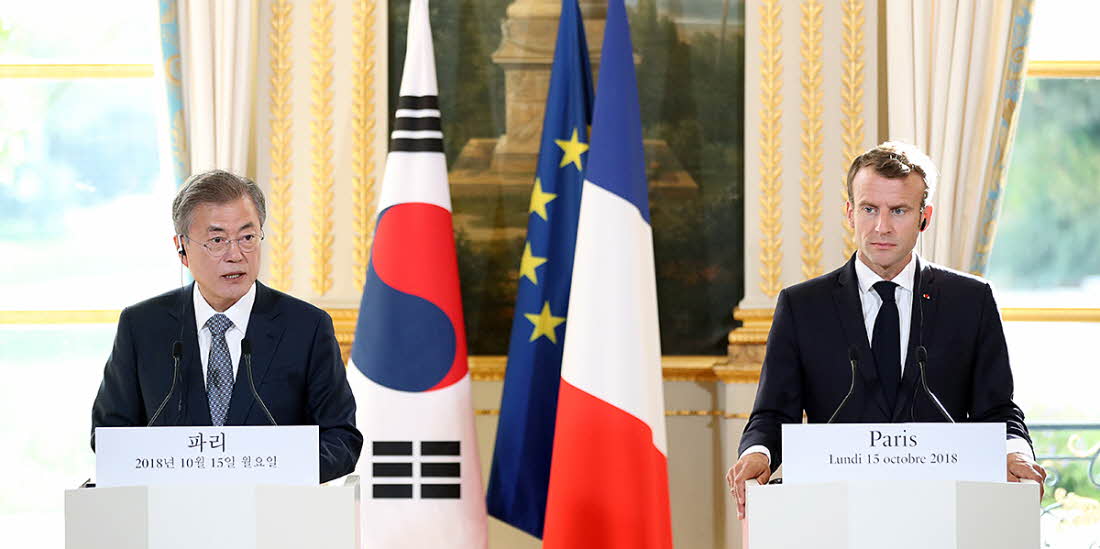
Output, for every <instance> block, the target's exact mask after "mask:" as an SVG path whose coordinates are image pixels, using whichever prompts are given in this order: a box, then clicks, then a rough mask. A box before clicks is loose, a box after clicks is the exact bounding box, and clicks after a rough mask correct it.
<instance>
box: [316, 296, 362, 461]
mask: <svg viewBox="0 0 1100 549" xmlns="http://www.w3.org/2000/svg"><path fill="white" fill-rule="evenodd" d="M308 379H309V381H308V383H307V387H306V391H307V395H306V399H307V402H308V407H309V412H308V413H309V415H310V419H311V420H312V422H313V423H316V424H317V426H318V428H319V431H320V458H321V459H320V462H321V482H328V481H330V480H332V479H334V478H337V477H342V476H344V475H346V474H348V473H351V472H352V471H354V470H355V464H356V462H358V461H359V452H360V451H361V450H362V449H363V435H362V434H360V433H359V430H358V429H356V428H355V397H354V396H353V395H352V393H351V386H350V385H348V378H347V372H346V370H345V368H344V362H343V361H342V360H341V359H340V346H339V344H337V342H336V334H335V331H334V330H333V327H332V318H331V317H329V316H328V315H327V314H326V315H324V318H322V319H321V320H320V321H319V322H318V323H317V331H316V333H315V334H314V337H313V349H312V352H311V353H310V357H309V372H308Z"/></svg>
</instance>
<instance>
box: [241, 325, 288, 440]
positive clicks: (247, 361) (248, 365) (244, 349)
mask: <svg viewBox="0 0 1100 549" xmlns="http://www.w3.org/2000/svg"><path fill="white" fill-rule="evenodd" d="M241 359H243V360H244V368H245V370H247V371H248V388H249V389H252V396H253V398H255V399H256V402H258V403H260V408H262V409H263V411H264V415H266V416H267V420H268V421H270V422H271V424H272V425H276V426H277V425H279V424H278V423H275V418H274V417H272V416H271V411H270V410H268V409H267V404H264V399H262V398H260V393H259V392H257V391H256V382H255V381H253V380H252V344H251V343H249V342H248V339H242V340H241Z"/></svg>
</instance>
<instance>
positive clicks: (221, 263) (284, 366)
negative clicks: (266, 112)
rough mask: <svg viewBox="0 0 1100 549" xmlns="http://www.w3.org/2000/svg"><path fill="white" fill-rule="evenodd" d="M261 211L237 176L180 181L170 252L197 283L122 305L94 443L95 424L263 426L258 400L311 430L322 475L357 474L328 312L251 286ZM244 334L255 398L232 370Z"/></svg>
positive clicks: (356, 436)
mask: <svg viewBox="0 0 1100 549" xmlns="http://www.w3.org/2000/svg"><path fill="white" fill-rule="evenodd" d="M266 216H267V209H266V205H265V201H264V196H263V192H262V191H261V190H260V188H259V186H257V185H256V184H255V183H254V182H252V181H251V180H249V179H247V178H244V177H240V176H237V175H234V174H231V173H228V172H225V171H221V170H213V171H209V172H205V173H201V174H198V175H195V176H192V177H191V178H190V179H189V180H188V181H187V182H186V183H185V184H184V185H183V187H181V188H180V190H179V193H178V194H177V195H176V198H175V200H174V201H173V203H172V221H173V223H174V225H175V231H176V236H175V245H176V252H177V254H178V255H179V258H180V261H181V262H182V263H183V265H184V266H185V267H187V268H188V269H189V270H190V271H191V275H192V277H194V279H195V282H194V283H193V284H188V285H186V286H184V287H182V288H178V289H175V290H172V291H170V292H168V293H165V294H162V295H160V296H157V297H154V298H152V299H149V300H146V301H143V302H141V303H138V304H137V305H133V306H131V307H127V308H126V309H124V310H123V311H122V315H121V316H120V317H119V321H118V331H117V333H116V334H115V342H114V348H113V349H112V351H111V355H110V357H109V358H108V359H107V365H106V367H105V368H104V371H103V381H102V383H101V384H100V386H99V394H98V395H96V399H95V404H94V405H93V406H92V448H93V449H95V428H96V427H123V426H144V425H147V424H149V422H150V420H151V419H155V422H154V424H155V425H216V426H217V425H267V424H268V423H269V419H268V416H267V413H266V410H265V409H264V406H263V405H266V407H267V409H268V410H270V414H271V416H272V418H273V419H274V421H275V422H277V423H278V424H280V425H283V424H285V425H317V426H318V427H319V431H320V469H321V471H320V473H321V474H320V480H321V482H326V481H328V480H331V479H334V478H337V477H340V476H343V475H346V474H348V473H350V472H352V471H353V470H354V469H355V463H356V462H357V461H358V459H359V452H360V450H361V449H362V446H363V436H362V435H361V434H360V433H359V431H358V430H357V429H356V428H355V399H354V397H353V396H352V392H351V387H350V386H349V385H348V381H347V377H346V375H345V370H344V364H343V361H342V360H341V357H340V348H339V346H338V345H337V343H336V336H335V332H334V330H333V326H332V319H331V318H330V317H329V315H328V314H327V313H325V312H324V311H322V310H321V309H318V308H316V307H314V306H312V305H310V304H308V303H306V302H304V301H301V300H299V299H296V298H294V297H291V296H289V295H286V294H284V293H281V292H278V291H276V290H273V289H271V288H268V287H267V286H264V285H263V284H261V283H259V282H257V281H256V277H257V275H258V274H259V270H260V255H261V254H260V244H261V242H262V241H263V238H264V233H263V223H264V220H265V218H266ZM245 339H247V340H248V341H249V343H250V345H249V346H248V347H250V348H251V366H252V375H253V379H254V383H255V385H256V390H257V392H258V393H259V395H260V397H261V398H262V400H263V404H261V403H258V402H256V400H255V398H254V397H253V395H252V392H251V389H250V388H249V386H248V383H249V382H248V378H247V377H246V376H247V375H248V373H247V372H246V371H241V370H242V368H239V366H240V365H242V343H241V342H242V340H245ZM177 342H178V343H179V344H181V345H177ZM245 351H246V353H247V351H248V349H247V348H246V349H245ZM176 356H178V358H179V370H180V377H179V378H178V379H177V386H176V389H175V391H174V393H173V394H172V397H171V398H170V399H169V401H168V402H165V403H164V406H163V408H161V402H162V401H163V399H164V398H165V397H166V395H168V394H169V391H170V388H171V386H172V377H173V360H174V358H175V357H176ZM158 408H161V409H160V413H159V415H157V410H158Z"/></svg>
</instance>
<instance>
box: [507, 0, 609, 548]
mask: <svg viewBox="0 0 1100 549" xmlns="http://www.w3.org/2000/svg"><path fill="white" fill-rule="evenodd" d="M592 97H593V94H592V69H591V66H590V64H589V60H588V44H587V42H586V41H585V36H584V22H583V21H582V20H581V15H580V9H579V7H578V5H577V0H563V1H562V7H561V18H560V19H559V22H558V40H557V45H556V47H555V50H554V63H553V66H552V68H551V74H550V92H549V93H548V94H547V98H546V115H545V117H544V118H543V123H542V142H541V145H540V148H539V160H538V168H537V170H536V172H535V185H534V189H533V190H532V192H531V205H530V212H529V214H528V220H527V241H526V242H525V243H524V246H523V257H522V259H521V260H520V267H519V289H518V293H517V296H516V311H515V318H514V319H513V321H512V339H511V342H510V344H509V347H508V369H507V372H506V374H505V378H504V394H503V396H502V397H501V403H500V421H499V422H498V424H497V440H496V446H495V447H494V450H493V469H492V473H491V476H490V478H489V492H488V495H487V496H486V497H487V499H488V510H489V514H491V515H492V516H494V517H497V518H499V519H500V520H503V521H504V522H507V523H509V524H511V525H513V526H515V527H516V528H519V529H521V530H524V531H526V532H528V533H530V534H531V535H533V536H536V537H539V538H541V537H542V530H543V524H544V522H545V514H546V492H547V487H548V485H549V481H550V458H551V454H552V451H553V447H554V421H555V418H556V414H557V404H558V387H559V385H560V383H561V357H562V347H563V344H564V342H565V322H566V321H567V318H568V310H567V309H568V306H569V284H570V280H571V278H572V275H573V251H574V248H575V246H576V242H577V218H578V216H579V213H580V205H581V188H582V185H583V183H584V168H585V161H586V159H587V155H586V151H587V150H588V127H589V125H590V124H591V122H592V103H593V99H592Z"/></svg>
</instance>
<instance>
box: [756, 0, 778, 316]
mask: <svg viewBox="0 0 1100 549" xmlns="http://www.w3.org/2000/svg"><path fill="white" fill-rule="evenodd" d="M781 16H782V13H781V7H780V4H779V1H778V0H762V1H761V3H760V46H761V49H760V234H761V237H760V291H762V292H763V293H764V295H766V296H768V297H775V296H776V295H778V294H779V290H780V289H781V283H780V281H779V278H780V275H781V273H782V271H781V266H780V261H782V259H783V251H782V249H781V247H782V245H783V239H782V238H780V237H779V231H780V230H781V229H782V227H783V221H782V219H781V215H782V197H781V196H780V191H781V190H782V184H783V183H782V181H781V180H780V175H781V174H782V173H783V167H782V160H783V153H782V151H781V150H780V138H779V131H780V129H781V128H782V114H783V111H782V103H783V96H782V93H781V91H782V87H783V80H782V76H783V65H782V60H783V52H782V51H780V44H781V43H782V34H781V31H782V26H783V21H782V19H781Z"/></svg>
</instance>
